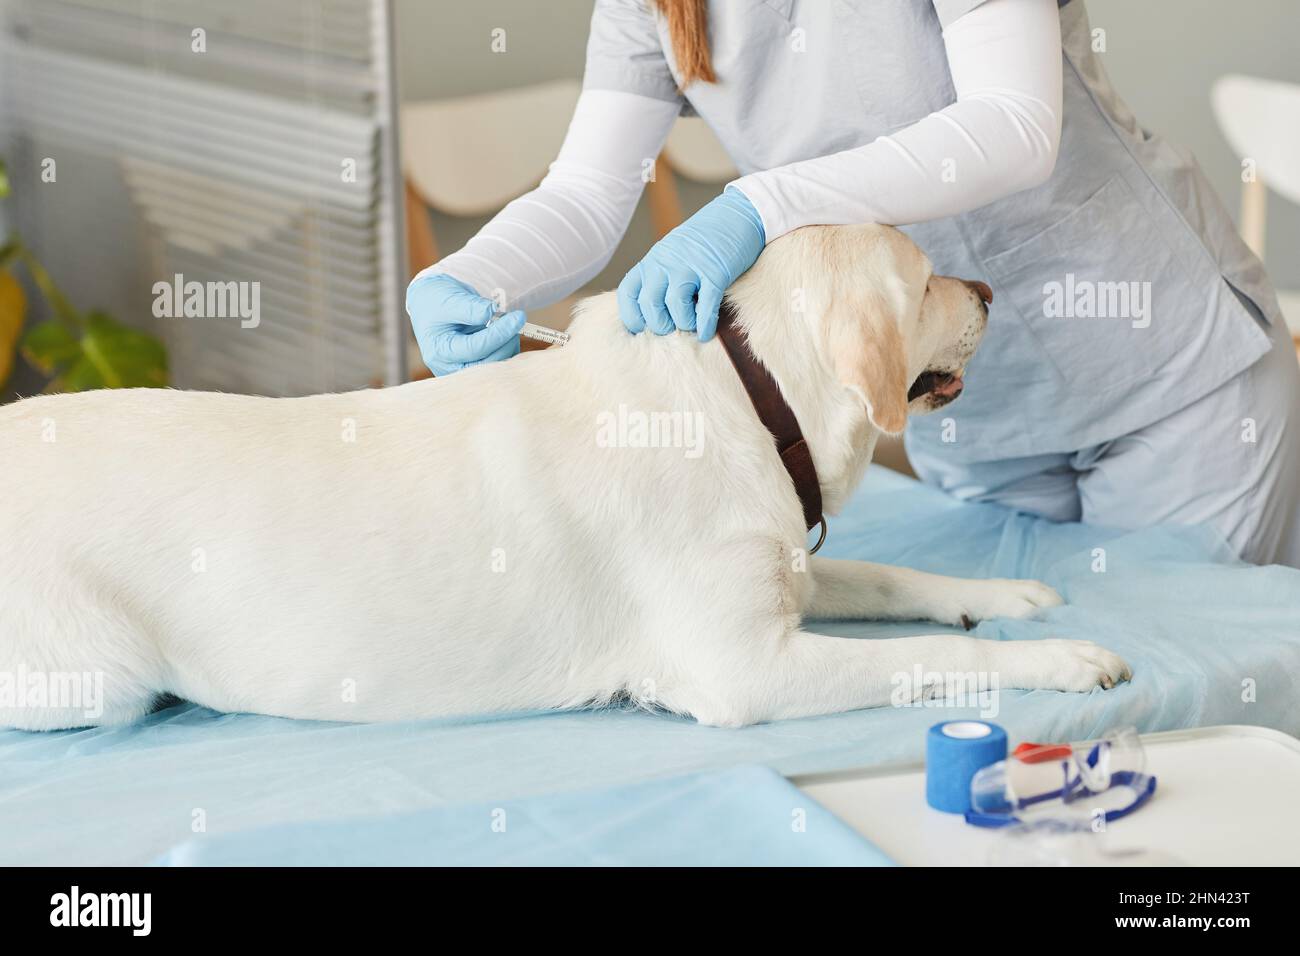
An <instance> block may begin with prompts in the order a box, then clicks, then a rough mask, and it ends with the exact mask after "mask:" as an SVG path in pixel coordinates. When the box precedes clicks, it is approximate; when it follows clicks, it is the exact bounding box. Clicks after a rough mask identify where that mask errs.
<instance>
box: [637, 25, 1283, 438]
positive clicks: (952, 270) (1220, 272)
mask: <svg viewBox="0 0 1300 956" xmlns="http://www.w3.org/2000/svg"><path fill="white" fill-rule="evenodd" d="M709 29H710V46H711V49H712V53H713V62H714V67H715V70H716V72H717V75H718V78H719V82H718V83H717V84H704V83H695V84H693V85H691V86H690V87H689V88H688V89H687V90H686V96H687V98H688V100H689V102H690V106H691V108H692V109H693V110H694V111H695V112H697V113H698V114H699V115H700V116H701V117H702V118H703V119H704V120H705V121H706V122H707V123H708V124H709V125H710V126H711V127H712V128H713V129H714V131H715V132H716V133H717V135H718V137H719V139H720V140H721V142H722V143H723V144H724V145H725V146H726V148H727V150H728V152H729V153H730V154H731V156H732V159H733V160H734V161H735V163H736V165H737V167H738V168H739V169H740V170H741V171H742V172H743V173H748V172H752V171H755V170H759V169H770V168H773V167H777V166H783V165H786V164H788V163H791V162H795V161H798V160H806V159H811V158H814V157H817V156H822V155H826V154H829V153H834V152H838V151H841V150H845V149H852V148H854V147H859V146H863V145H866V144H867V143H870V142H871V141H872V140H874V139H875V138H877V137H878V136H881V135H887V134H889V133H892V132H894V131H896V130H898V129H901V128H903V127H906V126H908V125H910V124H912V123H914V122H916V121H917V120H920V119H921V118H923V117H925V116H926V115H928V114H930V113H932V112H935V111H937V110H940V109H943V108H944V107H945V106H947V105H948V104H950V103H952V102H953V101H954V99H955V92H954V90H953V85H952V80H951V77H950V75H949V71H948V65H947V57H946V54H945V52H944V46H943V36H942V32H941V29H940V25H939V21H938V18H937V16H936V14H935V11H934V8H933V6H932V5H931V4H930V3H928V2H923V0H906V2H903V0H817V2H796V0H750V2H747V3H735V2H732V3H715V4H711V5H710V21H709ZM1061 29H1062V44H1063V48H1064V54H1065V59H1064V122H1063V126H1062V134H1061V146H1060V152H1059V156H1058V159H1057V164H1056V168H1055V170H1054V172H1053V174H1052V176H1051V177H1050V178H1049V180H1048V181H1047V182H1045V183H1044V184H1042V185H1041V186H1038V187H1035V188H1033V189H1029V190H1025V191H1023V192H1019V193H1016V194H1014V195H1011V196H1008V197H1005V198H1004V199H1001V200H998V201H996V202H993V203H990V204H988V205H986V206H984V207H982V208H979V209H976V210H974V211H972V212H969V213H966V214H963V215H960V216H955V217H952V218H949V219H944V220H940V221H936V222H931V223H922V224H918V225H914V226H908V227H906V228H905V231H906V232H907V233H908V234H909V235H911V236H912V238H914V239H915V240H916V241H917V243H918V244H919V245H920V246H921V247H922V249H924V250H925V252H926V253H927V254H928V255H929V256H930V258H931V260H932V261H933V262H934V265H935V270H936V271H937V272H939V273H943V274H949V275H958V276H962V277H964V278H972V279H983V280H985V281H987V282H989V283H990V284H991V285H992V286H993V289H994V292H995V299H994V304H993V309H992V314H991V321H990V324H989V331H988V334H987V336H986V338H985V341H984V344H983V346H982V347H981V349H980V352H979V353H978V355H977V356H976V357H975V359H974V361H973V362H972V364H971V367H970V369H969V370H968V375H967V390H966V392H965V394H964V395H963V397H962V399H961V401H960V402H959V403H957V404H956V405H955V406H954V407H953V408H952V409H950V410H949V411H948V412H947V413H946V414H945V415H943V416H939V417H938V419H939V420H934V419H921V420H918V422H916V423H915V424H914V425H913V427H912V434H911V436H910V440H911V441H913V442H918V441H919V442H922V443H926V442H933V443H935V445H936V448H938V447H940V446H939V445H938V443H940V442H944V439H945V437H946V438H948V439H952V440H949V441H946V442H945V444H944V445H943V446H942V451H943V452H944V454H945V456H946V457H950V458H951V459H952V460H955V461H961V460H967V461H975V460H987V459H994V458H1003V457H1012V456H1019V455H1027V454H1038V453H1044V452H1052V451H1067V450H1073V449H1077V448H1080V447H1084V446H1087V445H1092V444H1096V443H1099V442H1101V441H1105V440H1108V439H1111V438H1114V437H1117V436H1119V435H1122V434H1125V433H1128V432H1130V431H1133V430H1135V429H1137V428H1140V427H1142V426H1143V425H1146V424H1149V423H1150V422H1152V421H1155V420H1157V419H1159V418H1162V417H1164V416H1165V415H1168V414H1170V413H1171V412H1173V411H1176V410H1177V409H1179V408H1182V407H1184V406H1186V405H1187V404H1189V403H1190V402H1191V401H1194V400H1195V399H1196V398H1199V397H1201V396H1202V395H1204V394H1206V393H1208V392H1209V391H1211V390H1212V389H1214V388H1216V387H1217V386H1218V385H1220V384H1222V383H1223V382H1224V381H1226V380H1227V379H1228V378H1230V377H1232V376H1233V375H1235V374H1236V373H1238V372H1240V371H1241V370H1243V369H1244V368H1246V367H1247V366H1248V365H1250V364H1251V363H1252V362H1254V361H1255V360H1256V359H1257V358H1258V357H1259V356H1260V355H1262V354H1263V353H1264V352H1265V351H1267V349H1268V347H1269V342H1268V337H1267V335H1266V334H1265V332H1264V331H1263V330H1262V329H1261V328H1260V327H1259V325H1258V323H1257V322H1256V320H1255V319H1253V318H1252V317H1251V315H1250V314H1249V312H1248V310H1247V309H1246V307H1245V306H1244V305H1243V303H1242V302H1241V301H1239V298H1238V296H1237V294H1235V293H1234V291H1233V288H1232V287H1234V286H1235V288H1236V289H1237V290H1239V291H1240V293H1242V294H1243V295H1245V296H1247V297H1248V298H1250V299H1251V300H1252V301H1253V302H1254V303H1255V304H1256V305H1257V306H1258V309H1259V311H1260V312H1261V313H1262V314H1263V315H1264V316H1265V317H1266V318H1267V319H1268V320H1269V321H1281V318H1280V315H1279V313H1278V311H1277V305H1276V299H1275V297H1274V295H1273V292H1272V290H1271V288H1270V286H1269V284H1268V281H1267V278H1266V277H1265V275H1264V272H1263V268H1262V266H1261V265H1260V263H1259V261H1258V259H1256V257H1255V256H1254V255H1253V254H1252V253H1251V252H1250V251H1249V249H1248V248H1247V247H1246V246H1245V244H1244V243H1243V242H1242V241H1241V239H1240V237H1239V236H1238V235H1237V232H1236V230H1235V228H1234V226H1233V224H1232V220H1231V218H1230V217H1229V215H1228V214H1227V212H1226V211H1225V210H1224V208H1223V205H1222V203H1221V202H1220V201H1219V199H1218V197H1217V196H1216V195H1215V193H1214V191H1213V189H1212V188H1211V187H1210V184H1209V183H1208V181H1207V180H1206V178H1205V176H1204V175H1203V174H1202V172H1201V171H1200V169H1199V167H1198V166H1197V165H1196V162H1195V160H1194V159H1193V157H1192V156H1191V155H1190V154H1189V153H1187V152H1186V151H1184V150H1181V149H1179V148H1178V147H1175V146H1173V145H1172V144H1170V143H1168V142H1166V141H1165V140H1163V139H1162V138H1160V137H1159V136H1156V135H1154V134H1152V133H1150V132H1149V131H1147V130H1145V129H1143V128H1142V127H1141V125H1140V124H1139V123H1138V122H1137V121H1136V119H1135V118H1134V117H1133V115H1132V113H1131V112H1130V111H1129V109H1128V108H1127V107H1126V106H1125V105H1124V103H1123V102H1122V101H1121V100H1120V99H1119V97H1118V96H1117V95H1116V93H1115V91H1114V90H1113V88H1112V87H1111V85H1110V82H1109V80H1108V78H1107V77H1106V74H1105V72H1104V69H1103V66H1102V60H1103V58H1104V53H1103V52H1101V50H1100V49H1096V48H1095V47H1099V46H1101V45H1102V44H1103V43H1104V36H1103V35H1101V34H1094V31H1093V30H1092V29H1091V27H1090V25H1089V22H1088V18H1087V11H1086V9H1085V8H1084V5H1083V2H1082V0H1071V2H1068V3H1066V4H1065V5H1063V6H1062V9H1061ZM660 30H661V38H662V40H663V43H664V48H665V50H670V49H671V44H670V43H669V42H668V38H667V35H666V31H665V30H664V26H663V24H662V22H661V23H660ZM669 64H670V67H672V68H674V69H675V67H674V66H673V61H672V57H671V54H669ZM1206 108H1207V109H1208V105H1207V107H1206ZM945 185H946V182H945V179H944V177H943V171H942V170H936V171H935V180H934V188H936V189H941V188H944V186H945ZM864 188H870V186H869V184H864ZM948 420H951V422H949V421H948ZM954 436H955V438H954Z"/></svg>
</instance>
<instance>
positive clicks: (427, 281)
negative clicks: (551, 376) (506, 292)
mask: <svg viewBox="0 0 1300 956" xmlns="http://www.w3.org/2000/svg"><path fill="white" fill-rule="evenodd" d="M495 312H496V304H495V303H494V302H493V301H492V300H491V299H485V298H483V296H481V295H479V294H478V293H477V292H475V291H474V290H473V289H471V288H470V287H469V286H467V285H465V283H463V282H461V281H459V280H457V279H453V278H452V277H451V276H449V275H443V274H441V273H437V274H434V275H429V276H421V277H419V278H417V279H416V280H415V281H414V282H412V283H411V284H410V285H409V286H408V287H407V289H406V314H407V315H409V316H410V317H411V328H412V329H414V330H415V341H416V342H418V343H419V345H420V357H421V358H422V359H424V364H425V365H427V366H428V367H429V371H430V372H432V373H433V374H434V375H450V374H451V373H452V372H456V371H459V370H460V369H463V368H466V367H468V366H470V365H478V364H479V363H480V362H499V361H501V360H502V359H508V358H510V357H511V356H512V355H515V354H517V353H518V352H519V330H520V329H522V328H523V327H524V321H525V319H526V318H527V316H525V315H524V313H523V312H521V311H515V312H507V313H506V314H505V315H503V316H502V317H501V318H499V319H497V320H496V321H495V322H493V323H492V324H491V325H488V321H489V320H490V319H491V318H492V316H493V314H494V313H495Z"/></svg>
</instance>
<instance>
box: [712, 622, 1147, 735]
mask: <svg viewBox="0 0 1300 956" xmlns="http://www.w3.org/2000/svg"><path fill="white" fill-rule="evenodd" d="M918 671H919V672H920V673H922V674H924V675H940V677H939V679H940V680H946V679H947V676H946V675H954V676H956V675H960V678H961V679H962V680H963V681H964V682H965V684H964V686H971V684H970V680H971V678H972V675H973V677H974V679H975V681H977V685H976V686H980V687H997V688H1005V689H1011V688H1021V689H1026V690H1029V689H1046V690H1061V691H1080V692H1082V691H1088V690H1091V689H1093V688H1094V687H1106V688H1109V687H1113V686H1114V685H1115V684H1116V683H1118V682H1119V681H1121V680H1127V679H1128V677H1129V673H1130V672H1129V667H1128V665H1127V664H1126V663H1124V661H1123V660H1122V659H1121V658H1120V657H1119V656H1118V655H1116V654H1113V653H1111V652H1110V651H1108V650H1106V649H1105V648H1103V647H1099V646H1097V645H1096V644H1093V643H1092V642H1090V641H1066V640H1044V641H1015V642H1010V641H985V640H977V639H975V638H970V637H963V636H960V635H953V634H943V635H928V636H925V637H902V638H894V639H890V640H870V639H854V638H845V637H827V636H825V635H821V634H813V633H810V632H808V631H804V630H796V631H794V632H792V633H790V634H787V635H786V636H785V638H784V639H783V640H782V641H781V644H780V646H779V648H778V649H777V650H776V653H775V654H772V655H768V654H763V655H762V660H755V661H754V662H753V666H752V667H750V668H748V669H746V670H743V671H736V670H730V676H731V679H730V680H728V681H727V682H726V683H714V684H713V686H706V687H703V688H700V690H701V691H703V693H702V695H701V699H700V700H699V701H698V703H697V704H696V705H695V706H689V708H688V709H689V711H690V712H691V713H692V714H693V715H694V716H695V717H696V718H697V719H698V720H699V721H700V722H701V723H704V724H715V725H719V726H733V727H734V726H742V725H744V724H750V723H761V722H764V721H769V720H783V719H788V718H794V717H815V716H818V715H821V714H834V713H839V712H841V711H846V710H858V709H861V708H865V707H882V706H884V705H886V704H894V705H896V706H902V705H904V704H909V703H912V702H913V701H915V700H917V699H919V698H920V697H922V696H924V695H926V694H928V693H930V692H931V690H932V689H931V688H930V687H928V686H926V685H922V686H919V687H918V686H917V684H916V680H915V677H914V675H915V674H916V673H917V672H918ZM927 679H928V678H927Z"/></svg>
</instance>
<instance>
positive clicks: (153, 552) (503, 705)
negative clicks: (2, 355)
mask: <svg viewBox="0 0 1300 956" xmlns="http://www.w3.org/2000/svg"><path fill="white" fill-rule="evenodd" d="M729 300H730V301H731V303H732V304H733V305H734V306H735V308H736V310H737V315H738V318H739V321H740V323H741V325H742V326H744V327H746V328H747V330H748V337H749V342H750V346H751V349H752V350H753V351H754V352H755V354H756V355H757V356H758V357H759V358H760V359H761V360H762V361H763V362H764V363H765V364H766V365H767V366H768V368H769V369H770V371H771V372H772V373H773V375H774V376H775V377H776V379H777V381H778V382H779V383H780V384H781V387H782V391H783V393H784V394H785V397H786V399H787V401H788V402H789V404H790V406H791V408H792V409H793V411H794V412H795V413H796V414H797V416H798V420H799V422H800V424H801V425H802V429H803V433H804V436H805V437H806V439H807V441H808V444H809V446H810V448H811V451H812V456H813V459H814V462H815V464H816V468H817V472H818V475H819V477H820V484H821V489H822V494H823V497H824V501H825V504H826V508H827V510H828V511H829V512H831V513H834V512H835V511H836V510H837V509H838V508H839V507H840V505H842V504H843V503H844V502H845V501H846V500H847V499H848V497H849V495H850V493H851V492H852V491H853V488H854V486H855V485H856V484H857V483H858V481H859V479H860V478H861V476H862V473H863V471H864V470H865V468H866V466H867V463H868V462H869V460H870V458H871V454H872V450H873V447H874V445H875V442H876V439H877V437H878V435H879V434H880V432H881V431H885V432H890V433H896V432H898V431H900V430H901V429H902V427H903V425H904V422H905V419H906V415H907V413H908V412H909V411H911V412H923V411H927V410H929V409H932V408H935V407H937V406H939V405H941V404H944V403H946V402H947V401H949V400H951V399H952V398H953V397H955V395H956V394H957V393H958V392H959V391H960V387H961V380H960V374H961V371H962V369H963V368H964V366H965V364H966V362H967V360H968V359H969V358H970V356H971V355H972V353H973V352H974V350H975V347H976V345H977V344H978V341H979V338H980V336H981V334H982V333H983V329H984V325H985V322H986V315H987V313H986V309H985V307H984V305H983V303H982V302H981V296H980V294H979V292H978V285H977V284H974V283H969V282H965V281H963V280H959V279H952V278H945V277H940V276H934V275H932V274H931V266H930V263H929V261H928V260H927V259H926V257H925V256H924V255H923V254H922V253H921V251H920V250H919V249H917V248H916V247H915V246H914V245H913V244H912V243H911V242H910V241H909V240H908V239H907V238H906V237H904V236H903V235H902V234H901V233H899V232H897V231H895V230H893V229H888V228H884V227H879V226H860V227H813V228H806V229H801V230H798V231H797V232H795V233H792V234H790V235H789V236H786V237H785V238H782V239H780V240H778V241H776V242H774V243H772V244H771V245H770V246H769V247H768V248H767V250H766V251H765V252H764V253H763V255H762V256H761V258H760V259H759V261H758V263H757V264H756V265H755V266H754V267H753V268H752V269H751V270H750V271H749V272H748V273H747V274H746V275H745V276H744V277H743V278H742V279H741V280H740V281H739V282H737V283H736V284H735V286H734V287H733V288H732V289H731V290H730V293H729ZM571 333H572V341H571V343H570V344H569V345H567V346H565V347H563V348H559V349H551V350H549V351H546V352H540V353H531V354H525V355H522V356H520V357H518V358H516V359H512V360H510V361H509V362H504V363H500V364H495V365H490V366H485V367H479V368H475V369H472V370H468V371H466V372H463V373H460V374H457V375H455V376H452V377H450V378H446V379H439V380H434V381H425V382H419V383H414V384H410V385H404V386H402V387H400V388H390V389H384V390H367V391H358V392H351V393H347V394H338V395H318V396H313V397H310V398H298V399H267V398H253V397H243V396H236V395H223V394H207V393H196V392H181V391H152V390H132V391H121V392H111V391H101V392H92V393H85V394H74V395H57V396H50V397H39V398H31V399H28V400H26V401H22V402H18V403H17V404H15V405H13V406H10V407H7V408H4V409H0V445H2V447H3V449H4V453H3V459H4V461H5V463H6V471H7V474H8V475H9V478H10V482H11V485H14V493H12V494H9V495H7V496H6V501H5V504H4V506H3V507H2V508H0V541H3V542H4V547H3V548H0V675H5V674H8V675H10V677H9V680H10V691H11V693H10V695H9V696H8V697H7V698H6V697H5V696H4V695H3V694H0V725H6V726H11V727H23V728H31V729H50V728H59V727H68V726H81V725H85V724H87V723H102V724H112V723H119V722H123V721H130V720H133V719H135V718H137V717H139V716H140V715H142V714H144V713H146V712H147V711H149V709H150V708H151V706H152V705H153V704H154V702H155V700H156V699H157V698H158V696H159V695H160V694H163V693H171V694H174V695H176V696H178V697H182V698H185V699H188V700H192V701H196V702H198V703H200V704H204V705H206V706H208V707H212V708H216V709H218V710H223V711H252V712H257V713H263V714H278V715H284V716H290V717H302V718H321V719H326V720H344V721H376V720H403V719H411V718H420V717H433V716H439V715H466V714H482V713H487V712H493V711H509V710H516V709H532V708H553V707H578V706H582V705H585V704H591V703H600V702H605V701H610V700H611V699H616V698H622V697H627V698H630V699H632V700H633V701H637V702H641V703H646V704H651V703H653V704H655V705H658V706H661V707H664V708H668V709H670V710H673V711H677V712H680V713H684V714H690V715H693V716H694V717H696V718H697V719H698V720H700V721H701V722H703V723H707V724H716V725H726V726H737V725H742V724H748V723H750V722H754V721H767V720H777V719H781V718H788V717H803V716H808V715H813V714H826V713H831V712H835V711H842V710H850V709H854V708H860V707H874V706H879V705H882V704H886V703H888V702H889V701H890V695H891V688H892V687H893V686H894V683H895V682H894V678H895V676H896V675H898V674H900V673H903V672H907V673H910V672H912V671H913V670H914V668H916V667H918V666H919V667H921V668H923V669H924V670H925V671H929V672H940V673H953V672H962V673H966V672H976V673H988V674H995V675H996V676H997V680H998V683H999V685H1000V686H1002V687H1017V688H1054V689H1057V690H1064V691H1086V690H1088V689H1089V688H1093V687H1097V686H1102V687H1110V686H1112V685H1113V684H1114V683H1115V682H1116V681H1119V680H1123V679H1125V678H1126V677H1127V676H1128V668H1127V666H1126V665H1125V663H1124V662H1123V661H1122V660H1121V659H1120V658H1119V657H1117V656H1116V655H1114V654H1112V653H1110V652H1108V651H1106V650H1103V649H1102V648H1100V647H1098V646H1096V645H1094V644H1091V643H1086V642H1078V641H1059V640H1042V641H1033V642H1014V643H1007V642H998V641H985V640H976V639H972V638H968V637H964V636H960V635H954V634H944V635H939V636H927V637H909V638H903V639H898V640H852V639H846V638H839V637H827V636H822V635H818V634H815V633H812V632H810V631H807V630H805V629H804V628H803V627H801V623H800V622H801V619H802V618H803V617H804V616H805V615H807V616H811V617H815V618H896V619H913V618H928V619H931V620H934V621H939V622H942V623H944V624H950V625H951V624H958V623H959V622H963V621H978V620H980V619H981V618H989V617H997V616H1006V617H1025V616H1027V615H1031V614H1034V613H1035V612H1036V611H1038V610H1039V609H1040V608H1046V607H1051V606H1053V605H1056V604H1059V603H1061V599H1060V597H1059V596H1058V595H1057V594H1056V592H1055V591H1053V590H1052V589H1051V588H1050V587H1047V586H1046V585H1044V584H1040V583H1038V582H1035V581H1011V580H990V581H979V580H960V579H955V578H945V577H938V576H936V575H932V574H925V573H921V572H919V571H913V570H908V569H904V568H891V567H883V566H879V565H873V564H867V563H863V562H858V561H834V560H825V559H820V558H812V559H811V560H810V561H809V560H808V559H807V558H806V555H805V553H804V550H803V549H804V548H805V547H806V537H805V525H804V521H803V518H802V514H801V510H800V503H799V501H798V499H797V498H796V496H795V494H794V492H793V490H792V485H791V481H790V478H789V477H788V476H787V474H786V472H785V471H784V470H783V468H782V465H781V463H780V460H779V459H778V457H777V454H776V452H775V449H774V446H773V441H772V438H771V436H770V435H769V434H768V432H767V431H766V430H765V429H764V427H763V426H762V425H761V424H760V422H759V420H758V418H757V416H756V414H755V411H754V409H753V407H752V405H751V403H750V400H749V398H748V396H747V394H746V393H745V391H744V390H743V389H742V386H741V385H740V382H739V380H738V378H737V375H736V373H735V371H734V369H733V368H732V367H731V365H730V364H729V361H728V359H727V356H726V354H725V353H724V351H723V348H722V347H721V345H719V344H718V343H717V342H710V343H706V344H701V343H700V342H698V341H697V340H696V338H695V336H694V335H686V334H682V335H676V336H669V337H664V338H659V337H656V336H653V335H640V336H635V337H634V336H630V335H628V334H627V333H626V332H625V331H624V330H623V327H622V325H621V324H620V322H619V320H618V317H617V305H616V302H615V299H614V296H613V294H612V293H607V294H605V295H599V296H596V297H594V298H591V299H587V300H586V301H585V302H583V303H582V304H581V305H580V306H579V308H578V310H577V314H576V316H575V318H574V321H573V324H572V327H571ZM909 390H912V392H913V397H912V398H911V400H909V397H908V393H909ZM918 393H921V394H918ZM20 674H21V675H23V679H24V680H27V681H29V682H30V681H38V680H40V679H41V677H40V676H39V675H44V676H45V677H46V678H49V679H50V680H51V681H53V680H54V679H55V677H54V676H52V675H56V676H57V675H68V674H74V675H96V679H101V678H102V688H103V689H102V699H101V700H100V702H99V704H100V705H99V706H98V708H97V710H98V713H95V714H93V715H92V716H90V717H88V716H87V714H86V708H85V706H84V702H71V701H67V700H59V699H55V696H53V695H51V696H49V697H47V699H46V700H45V702H44V705H40V704H37V705H33V704H32V699H33V698H34V695H27V699H25V700H23V701H19V699H18V697H15V696H14V695H13V693H12V691H13V689H14V682H15V681H16V680H17V679H18V678H17V677H16V676H15V675H20ZM33 675H38V676H33ZM0 680H3V677H2V676H0ZM2 689H3V687H2V686H0V690H2ZM917 692H918V693H920V692H921V690H920V689H919V688H918V689H917ZM20 696H21V695H20Z"/></svg>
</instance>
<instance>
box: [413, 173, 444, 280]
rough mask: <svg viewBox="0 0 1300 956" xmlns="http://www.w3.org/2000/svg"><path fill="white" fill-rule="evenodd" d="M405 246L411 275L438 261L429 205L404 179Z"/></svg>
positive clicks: (436, 243)
mask: <svg viewBox="0 0 1300 956" xmlns="http://www.w3.org/2000/svg"><path fill="white" fill-rule="evenodd" d="M406 248H407V269H408V270H409V272H410V274H411V276H412V277H414V276H415V274H416V273H417V272H419V271H420V270H421V269H424V268H425V267H426V266H431V265H433V264H434V263H435V262H437V261H438V242H437V240H436V239H435V238H434V236H433V217H431V216H430V215H429V205H428V203H426V202H425V201H424V199H423V197H421V196H420V194H419V193H418V192H416V191H415V187H414V186H412V185H411V181H410V180H409V179H408V180H406Z"/></svg>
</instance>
